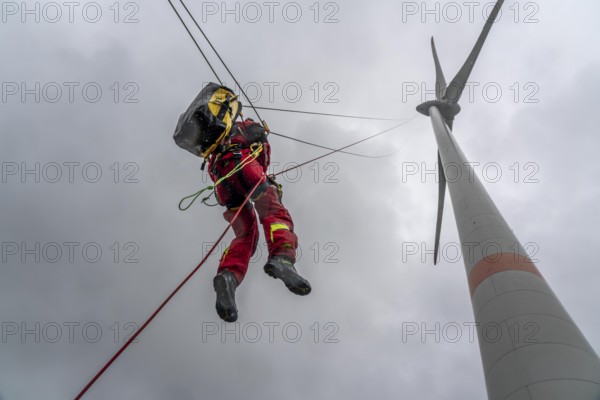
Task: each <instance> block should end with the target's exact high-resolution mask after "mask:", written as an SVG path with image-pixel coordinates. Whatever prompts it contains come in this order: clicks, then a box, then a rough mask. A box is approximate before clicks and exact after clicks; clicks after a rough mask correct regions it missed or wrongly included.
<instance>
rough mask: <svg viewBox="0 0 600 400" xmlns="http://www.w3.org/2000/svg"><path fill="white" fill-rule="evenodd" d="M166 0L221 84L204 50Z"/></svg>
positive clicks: (173, 7)
mask: <svg viewBox="0 0 600 400" xmlns="http://www.w3.org/2000/svg"><path fill="white" fill-rule="evenodd" d="M167 1H168V2H169V4H170V5H171V8H172V9H173V11H175V14H177V17H178V18H179V21H181V24H182V25H183V27H184V28H185V30H186V31H187V33H188V35H190V38H191V39H192V40H193V41H194V44H195V45H196V48H197V49H198V51H200V54H202V57H204V61H206V63H207V64H208V66H209V68H210V70H211V71H212V72H213V74H214V75H215V77H216V78H217V80H218V81H219V83H220V84H221V85H223V81H221V78H219V75H218V74H217V71H215V69H214V68H213V66H212V64H211V63H210V61H208V58H207V57H206V54H204V52H203V51H202V49H201V48H200V45H199V44H198V42H196V39H194V35H192V32H190V30H189V29H188V27H187V25H186V24H185V22H184V21H183V19H182V18H181V15H179V12H178V11H177V9H176V8H175V6H174V5H173V3H171V0H167Z"/></svg>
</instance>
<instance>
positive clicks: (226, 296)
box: [213, 269, 238, 322]
mask: <svg viewBox="0 0 600 400" xmlns="http://www.w3.org/2000/svg"><path fill="white" fill-rule="evenodd" d="M237 285H238V283H237V279H236V278H235V276H234V275H233V273H232V272H231V271H229V270H227V269H226V270H223V271H221V272H219V273H218V274H217V276H215V278H214V279H213V287H214V288H215V292H217V302H216V305H215V306H216V308H217V314H219V317H221V319H222V320H224V321H226V322H235V321H237V317H238V313H237V307H236V306H235V289H236V287H237Z"/></svg>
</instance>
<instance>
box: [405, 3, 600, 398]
mask: <svg viewBox="0 0 600 400" xmlns="http://www.w3.org/2000/svg"><path fill="white" fill-rule="evenodd" d="M503 3H504V0H498V1H497V2H496V5H495V6H494V9H493V12H492V13H491V14H490V16H489V18H488V20H487V21H486V24H485V26H484V28H483V31H482V32H481V35H480V36H479V39H478V40H477V42H476V43H475V46H474V47H473V50H472V51H471V54H470V55H469V57H468V58H467V61H466V62H465V64H464V65H463V66H462V68H461V69H460V71H459V72H458V74H457V75H456V77H454V79H453V80H452V81H451V83H450V84H449V85H446V80H445V78H444V74H443V72H442V68H441V65H440V62H439V58H438V55H437V51H436V48H435V44H434V41H433V38H432V40H431V48H432V51H433V58H434V61H435V69H436V100H432V101H428V102H425V103H423V104H421V105H419V106H418V107H417V111H419V112H420V113H422V114H424V115H426V116H429V117H430V119H431V123H432V125H433V131H434V133H435V138H436V142H437V145H438V162H439V195H438V211H437V222H436V231H435V247H434V257H435V258H434V263H437V259H438V253H439V240H440V231H441V225H442V213H443V208H444V198H445V192H446V186H448V189H449V191H450V197H451V200H452V206H453V209H454V216H455V219H456V224H457V227H458V234H459V237H460V242H461V250H462V255H463V260H464V263H465V268H466V272H467V278H468V281H469V288H470V292H471V302H472V305H473V312H474V315H475V321H476V326H477V334H478V339H479V348H480V352H481V359H482V363H483V368H484V376H485V380H486V388H487V393H488V398H489V399H490V400H525V399H527V400H567V399H568V400H571V399H573V400H575V399H576V400H599V399H600V359H599V358H598V355H597V354H596V352H595V351H594V349H593V348H592V347H591V346H590V345H589V343H588V342H587V340H586V339H585V337H584V336H583V334H582V332H581V331H580V330H579V328H578V327H577V325H576V324H575V322H574V321H573V320H572V319H571V317H570V316H569V314H568V313H567V311H566V310H565V309H564V308H563V306H562V305H561V303H560V301H559V300H558V298H557V297H556V295H555V294H554V292H553V291H552V289H551V288H550V286H549V285H548V283H547V282H546V281H545V280H544V278H543V277H542V274H541V273H540V272H539V270H538V269H537V267H536V266H535V264H534V263H533V262H532V261H531V260H530V258H529V257H528V255H527V253H526V251H525V250H524V248H523V246H522V245H521V244H520V243H519V241H518V239H517V238H516V236H515V235H514V233H513V231H512V230H511V229H510V227H509V226H508V224H507V223H506V221H505V220H504V218H503V217H502V214H501V213H500V211H499V210H498V208H497V207H496V205H495V204H494V202H493V201H492V199H491V198H490V196H489V194H488V193H487V191H486V190H485V188H484V187H483V185H482V184H481V182H480V181H479V179H478V178H477V176H476V174H475V171H474V170H473V168H472V166H471V164H469V163H468V162H467V159H466V157H465V155H464V154H463V152H462V150H461V149H460V147H459V145H458V143H457V142H456V140H455V138H454V136H453V134H452V127H453V122H454V117H455V116H456V115H457V114H458V113H459V112H460V106H459V105H458V101H459V100H460V97H461V95H462V92H463V90H464V88H465V85H466V83H467V80H468V78H469V75H470V74H471V71H472V69H473V66H474V65H475V61H476V60H477V57H478V56H479V53H480V51H481V48H482V46H483V43H484V42H485V40H486V38H487V36H488V33H489V31H490V29H491V27H492V25H493V23H494V21H495V20H496V18H497V16H498V13H499V12H500V9H501V7H502V4H503ZM447 166H454V167H456V166H460V167H461V168H464V170H463V171H461V173H459V174H457V177H456V179H451V180H447V179H446V175H445V172H444V171H445V170H446V168H445V167H447Z"/></svg>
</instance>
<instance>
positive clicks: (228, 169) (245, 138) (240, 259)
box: [174, 83, 311, 322]
mask: <svg viewBox="0 0 600 400" xmlns="http://www.w3.org/2000/svg"><path fill="white" fill-rule="evenodd" d="M240 111H241V103H240V102H239V101H238V100H237V96H235V95H234V94H233V92H232V91H231V90H230V89H228V88H226V87H224V86H222V85H218V84H215V83H210V84H208V85H207V86H206V87H205V88H204V89H203V90H202V91H201V92H200V94H199V95H198V97H196V99H195V100H194V101H193V102H192V104H191V105H190V108H188V111H187V112H186V113H184V114H182V115H181V117H180V119H179V123H178V126H177V129H176V131H175V135H174V138H175V141H176V143H177V144H178V145H179V146H180V147H183V148H185V149H186V150H188V151H190V152H192V153H194V154H196V155H198V156H200V157H202V158H204V159H205V161H206V160H208V173H209V176H210V177H211V179H212V181H213V182H214V188H215V194H216V197H217V201H218V203H219V204H220V205H222V206H224V207H226V210H225V212H224V213H223V216H224V217H225V220H226V221H227V222H229V223H231V224H232V228H233V231H234V234H235V238H234V239H233V240H232V241H231V244H230V246H229V247H228V248H227V249H226V250H225V251H224V252H223V255H222V256H221V259H220V261H219V266H218V269H217V274H216V276H215V277H214V279H213V287H214V290H215V292H216V305H215V306H216V310H217V313H218V315H219V317H221V318H222V319H223V320H225V321H227V322H234V321H236V320H237V318H238V311H237V306H236V302H235V291H236V289H237V287H238V286H239V285H240V284H241V282H242V281H243V279H244V277H245V275H246V272H247V270H248V263H249V261H250V258H251V257H252V255H253V254H254V252H255V251H256V248H257V245H258V238H259V231H258V224H257V219H256V214H258V219H259V221H260V223H261V225H262V226H263V231H264V235H265V240H266V242H267V249H268V252H269V257H268V261H267V263H266V264H265V266H264V271H265V273H267V274H268V275H270V276H271V277H273V278H277V279H280V280H282V281H283V283H284V284H285V285H286V286H287V288H288V289H289V290H290V291H291V292H292V293H295V294H297V295H307V294H309V293H310V291H311V286H310V284H309V283H308V281H307V280H306V279H304V278H303V277H302V276H300V275H299V274H298V272H297V271H296V269H295V267H294V264H295V262H296V249H297V247H298V238H297V236H296V234H295V233H294V223H293V221H292V217H291V216H290V213H289V211H288V210H287V209H286V208H285V206H284V205H283V204H282V202H281V198H282V190H281V185H279V184H278V183H277V182H276V181H275V179H274V177H272V176H267V169H268V167H269V161H270V154H271V146H270V144H269V142H268V140H267V135H268V131H267V129H265V127H264V126H263V125H261V124H259V123H256V122H254V121H253V120H252V119H249V118H248V119H245V120H241V121H238V122H236V119H237V118H238V116H240ZM216 127H219V128H220V129H217V128H216ZM203 166H204V165H203ZM253 189H254V192H252V190H253ZM251 192H252V193H251ZM249 195H250V199H249V201H247V202H246V203H245V205H243V206H242V204H243V203H244V200H245V199H246V198H247V197H248V196H249ZM240 208H242V209H241V210H240ZM238 211H239V215H238V218H237V219H235V220H233V218H234V216H235V215H236V213H237V212H238Z"/></svg>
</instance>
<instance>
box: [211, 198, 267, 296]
mask: <svg viewBox="0 0 600 400" xmlns="http://www.w3.org/2000/svg"><path fill="white" fill-rule="evenodd" d="M236 212H237V209H227V210H226V211H225V212H224V213H223V216H224V217H225V220H227V222H231V220H232V219H233V217H234V215H235V214H236ZM232 228H233V232H234V234H235V238H234V239H233V240H232V241H231V244H230V245H229V247H228V248H227V249H225V251H224V252H223V255H222V257H221V261H220V262H219V268H218V270H217V273H220V272H222V271H223V270H229V271H231V272H232V273H233V275H234V276H235V278H236V280H237V284H238V285H239V284H240V283H241V282H242V280H243V279H244V276H246V271H247V270H248V262H249V261H250V258H251V257H252V255H253V254H254V252H255V251H256V246H257V244H258V226H257V223H256V216H255V215H254V208H253V207H252V205H251V204H250V203H246V205H245V206H244V208H243V210H242V211H241V212H240V215H239V216H238V217H237V219H236V220H235V221H234V222H233V224H232Z"/></svg>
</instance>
